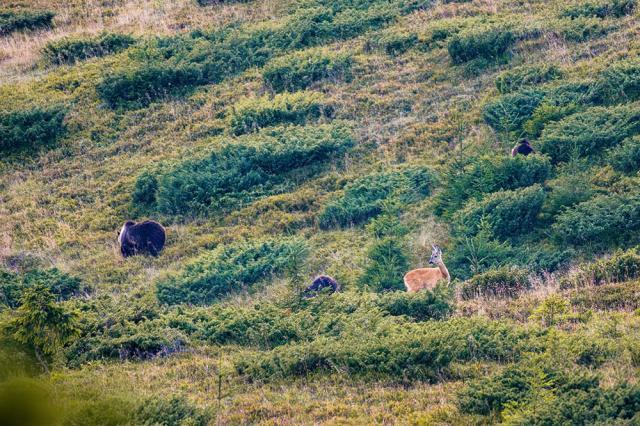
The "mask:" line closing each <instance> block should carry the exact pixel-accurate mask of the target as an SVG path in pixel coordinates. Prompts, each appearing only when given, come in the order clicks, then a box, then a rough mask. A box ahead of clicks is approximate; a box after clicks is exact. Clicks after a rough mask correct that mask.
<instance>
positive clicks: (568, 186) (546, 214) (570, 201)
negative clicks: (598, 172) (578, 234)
mask: <svg viewBox="0 0 640 426" xmlns="http://www.w3.org/2000/svg"><path fill="white" fill-rule="evenodd" d="M590 173H592V171H586V172H582V173H578V172H569V173H564V174H562V175H560V176H558V177H557V178H556V179H553V180H549V181H547V182H546V183H545V186H546V188H547V189H549V190H550V191H549V192H548V193H547V198H546V200H545V202H544V206H543V209H542V210H543V219H544V220H546V221H552V220H553V219H554V218H555V217H556V216H557V215H558V214H560V213H561V212H563V211H564V210H566V209H567V208H569V207H572V206H575V205H576V204H578V203H581V202H583V201H587V200H588V199H589V198H591V197H592V196H593V194H594V189H593V188H592V185H591V182H590V181H589V178H590V175H589V174H590Z"/></svg>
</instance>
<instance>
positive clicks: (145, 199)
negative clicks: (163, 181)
mask: <svg viewBox="0 0 640 426" xmlns="http://www.w3.org/2000/svg"><path fill="white" fill-rule="evenodd" d="M157 193H158V178H157V177H156V175H154V174H153V173H151V172H149V171H144V172H142V173H141V174H140V175H138V177H137V179H136V183H135V185H134V188H133V194H132V201H133V204H134V206H143V207H147V208H155V206H156V202H157V200H156V194H157Z"/></svg>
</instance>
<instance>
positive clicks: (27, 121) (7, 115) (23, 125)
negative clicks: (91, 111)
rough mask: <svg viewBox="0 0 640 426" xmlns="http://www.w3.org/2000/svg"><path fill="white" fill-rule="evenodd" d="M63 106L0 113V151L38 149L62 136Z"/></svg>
mask: <svg viewBox="0 0 640 426" xmlns="http://www.w3.org/2000/svg"><path fill="white" fill-rule="evenodd" d="M66 113H67V110H66V108H64V107H63V106H60V105H57V106H55V105H54V106H50V107H47V108H41V107H35V108H33V109H30V110H17V111H2V112H0V151H7V150H11V149H21V148H27V147H38V146H41V145H46V144H50V143H53V142H55V141H56V140H57V139H58V138H60V137H61V136H62V135H64V133H65V131H66V126H65V125H64V117H65V115H66Z"/></svg>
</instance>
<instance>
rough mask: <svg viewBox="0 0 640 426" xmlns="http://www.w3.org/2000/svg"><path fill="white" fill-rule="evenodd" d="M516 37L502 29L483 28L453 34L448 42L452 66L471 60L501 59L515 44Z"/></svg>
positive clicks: (496, 27) (507, 30) (509, 31)
mask: <svg viewBox="0 0 640 426" xmlns="http://www.w3.org/2000/svg"><path fill="white" fill-rule="evenodd" d="M515 42H516V35H515V34H514V33H513V32H512V31H511V30H509V29H506V28H503V27H498V26H495V27H484V28H480V29H473V30H466V31H463V32H461V33H457V34H454V35H453V36H451V38H450V40H449V45H448V50H449V56H451V59H452V61H453V63H454V64H462V63H465V62H469V61H471V60H473V59H478V58H479V59H484V60H488V61H496V60H500V59H503V58H504V57H505V55H506V53H507V52H508V50H509V49H510V48H511V47H512V46H513V45H514V44H515Z"/></svg>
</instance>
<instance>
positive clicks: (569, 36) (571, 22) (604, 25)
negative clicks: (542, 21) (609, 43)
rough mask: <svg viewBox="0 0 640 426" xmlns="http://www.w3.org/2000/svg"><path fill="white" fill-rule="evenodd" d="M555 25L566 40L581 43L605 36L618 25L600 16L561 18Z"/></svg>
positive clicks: (556, 29)
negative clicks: (599, 17)
mask: <svg viewBox="0 0 640 426" xmlns="http://www.w3.org/2000/svg"><path fill="white" fill-rule="evenodd" d="M553 27H554V29H555V31H556V32H558V33H559V34H561V35H562V36H563V37H564V39H565V40H567V41H573V42H577V43H580V42H584V41H587V40H591V39H596V38H599V37H603V36H605V35H607V34H608V33H609V32H611V31H612V30H614V29H615V28H616V27H617V25H616V23H613V22H605V21H603V20H601V19H598V18H585V17H578V18H575V19H559V20H557V21H556V22H555V23H554V24H553Z"/></svg>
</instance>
